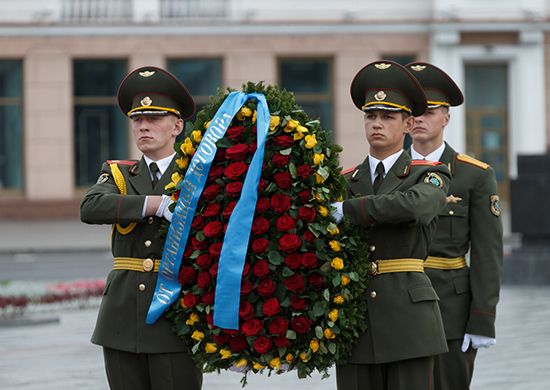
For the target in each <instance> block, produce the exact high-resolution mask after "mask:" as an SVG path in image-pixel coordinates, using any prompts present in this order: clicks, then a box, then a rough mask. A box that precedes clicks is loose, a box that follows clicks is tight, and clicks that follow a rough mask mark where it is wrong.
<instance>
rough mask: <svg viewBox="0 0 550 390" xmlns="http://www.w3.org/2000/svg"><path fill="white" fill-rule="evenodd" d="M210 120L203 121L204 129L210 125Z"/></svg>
mask: <svg viewBox="0 0 550 390" xmlns="http://www.w3.org/2000/svg"><path fill="white" fill-rule="evenodd" d="M210 122H212V121H208V122H205V123H204V128H205V129H208V126H210Z"/></svg>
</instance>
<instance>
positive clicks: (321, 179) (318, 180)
mask: <svg viewBox="0 0 550 390" xmlns="http://www.w3.org/2000/svg"><path fill="white" fill-rule="evenodd" d="M314 175H315V183H317V184H322V183H323V182H324V181H325V178H324V177H323V176H321V175H319V174H318V173H317V172H315V173H314Z"/></svg>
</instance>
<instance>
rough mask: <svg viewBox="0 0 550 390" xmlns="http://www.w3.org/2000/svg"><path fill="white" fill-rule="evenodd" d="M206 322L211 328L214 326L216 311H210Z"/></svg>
mask: <svg viewBox="0 0 550 390" xmlns="http://www.w3.org/2000/svg"><path fill="white" fill-rule="evenodd" d="M206 323H207V324H208V327H209V328H210V329H212V328H213V327H214V313H212V312H210V313H208V314H207V315H206Z"/></svg>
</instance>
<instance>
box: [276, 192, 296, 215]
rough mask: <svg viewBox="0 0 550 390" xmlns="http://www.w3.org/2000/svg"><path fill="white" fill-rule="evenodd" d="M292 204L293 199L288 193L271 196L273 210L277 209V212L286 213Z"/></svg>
mask: <svg viewBox="0 0 550 390" xmlns="http://www.w3.org/2000/svg"><path fill="white" fill-rule="evenodd" d="M291 205H292V200H291V199H290V196H288V195H285V194H281V193H277V194H275V195H273V197H272V198H271V207H273V210H275V212H276V213H279V214H282V213H284V212H285V211H287V210H288V209H290V206H291Z"/></svg>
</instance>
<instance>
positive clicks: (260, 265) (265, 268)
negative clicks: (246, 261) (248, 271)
mask: <svg viewBox="0 0 550 390" xmlns="http://www.w3.org/2000/svg"><path fill="white" fill-rule="evenodd" d="M252 272H254V275H256V276H257V277H258V278H260V279H261V278H265V277H266V276H267V275H269V264H268V263H267V260H265V259H262V260H258V262H257V263H256V264H254V269H253V271H252Z"/></svg>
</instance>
